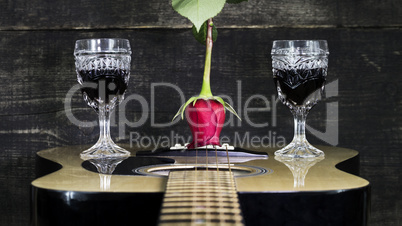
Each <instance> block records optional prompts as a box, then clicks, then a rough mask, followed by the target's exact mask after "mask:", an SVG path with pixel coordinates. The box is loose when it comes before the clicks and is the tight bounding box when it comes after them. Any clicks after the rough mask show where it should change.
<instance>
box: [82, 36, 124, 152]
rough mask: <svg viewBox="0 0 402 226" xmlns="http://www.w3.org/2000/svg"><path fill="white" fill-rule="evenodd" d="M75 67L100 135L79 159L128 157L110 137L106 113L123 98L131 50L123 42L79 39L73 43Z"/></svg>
mask: <svg viewBox="0 0 402 226" xmlns="http://www.w3.org/2000/svg"><path fill="white" fill-rule="evenodd" d="M74 56H75V67H76V72H77V78H78V82H79V84H80V89H81V92H82V96H83V98H84V100H85V102H86V103H87V104H88V105H89V106H90V107H92V108H93V109H94V110H95V111H96V112H97V113H98V115H99V127H100V135H99V140H98V142H96V144H95V145H94V146H92V147H91V148H89V149H88V150H85V151H83V152H82V153H81V158H83V159H98V158H116V157H128V156H130V152H128V151H127V150H125V149H123V148H121V147H119V146H117V145H116V144H115V143H114V142H113V140H112V139H111V137H110V114H111V113H112V112H113V110H114V108H115V106H116V105H117V104H119V103H120V102H121V101H122V100H123V99H124V93H125V91H126V89H127V85H128V80H129V78H130V62H131V48H130V43H129V41H128V40H126V39H108V38H101V39H83V40H77V41H76V43H75V50H74Z"/></svg>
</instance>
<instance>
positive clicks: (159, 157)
mask: <svg viewBox="0 0 402 226" xmlns="http://www.w3.org/2000/svg"><path fill="white" fill-rule="evenodd" d="M320 148H321V149H322V150H324V152H325V155H326V157H325V159H323V160H321V161H319V162H317V163H314V164H313V166H310V168H309V169H308V170H307V171H308V172H307V173H306V174H307V175H305V180H303V183H304V184H303V185H300V184H298V185H296V184H295V178H294V175H295V174H292V172H291V170H290V168H288V167H289V166H288V165H285V164H284V163H282V162H280V161H279V160H275V159H274V158H273V156H274V155H273V152H274V151H275V150H274V149H256V150H253V151H260V152H262V153H263V154H264V155H266V154H268V156H269V158H261V159H255V160H252V161H248V162H242V161H239V163H235V164H233V166H234V167H236V166H237V167H238V168H239V170H241V169H242V167H245V168H247V166H249V167H251V169H252V170H250V172H251V171H253V170H254V169H256V171H258V169H265V171H264V170H262V171H260V172H259V173H256V172H251V173H250V176H247V173H246V174H245V175H244V174H240V175H238V176H236V178H235V179H236V184H237V192H238V198H239V202H240V207H241V211H242V214H243V219H244V223H245V225H251V226H255V225H353V226H356V225H367V221H368V219H369V207H370V186H369V183H368V182H367V181H366V180H364V179H362V178H359V177H357V176H355V175H352V174H357V173H358V168H359V166H358V163H359V155H358V152H356V151H353V150H349V149H342V148H335V147H320ZM83 149H85V147H81V146H74V147H63V148H54V149H49V150H44V151H41V152H39V153H38V161H37V163H38V164H37V175H38V177H39V176H43V177H40V178H38V179H36V180H35V181H33V182H32V200H31V204H32V211H31V212H32V216H31V218H32V225H40V226H44V225H52V226H57V225H156V224H157V222H158V218H159V214H160V210H161V205H162V200H163V195H164V189H165V185H166V181H167V179H166V177H164V176H163V175H159V176H158V175H152V173H150V174H149V175H147V174H142V173H141V171H138V170H136V169H142V168H144V167H145V168H147V167H149V166H150V165H151V166H168V167H170V166H172V165H174V166H176V165H180V164H178V163H177V162H178V161H177V159H176V163H175V164H173V161H172V158H170V157H171V156H169V155H170V154H168V155H164V156H163V154H155V155H154V156H150V155H148V154H145V155H141V154H144V152H142V153H141V154H138V155H137V156H132V157H130V158H128V159H126V160H123V161H122V162H121V163H120V164H118V165H117V166H116V169H115V170H114V172H113V175H106V174H99V173H97V172H96V170H97V168H96V167H95V166H94V165H93V164H92V163H90V162H87V161H86V162H84V161H83V160H81V159H80V158H79V153H80V152H81V151H82V150H83ZM131 152H132V153H133V154H135V153H136V151H134V150H131ZM204 153H205V152H204ZM186 155H188V154H186ZM218 158H219V157H218ZM234 158H235V157H233V159H234ZM179 162H180V161H179ZM288 164H289V163H288ZM335 166H336V167H335ZM150 168H152V167H150ZM338 168H339V169H338ZM342 170H343V171H342ZM344 171H346V172H348V173H346V172H344ZM253 173H254V174H253ZM295 210H298V211H295Z"/></svg>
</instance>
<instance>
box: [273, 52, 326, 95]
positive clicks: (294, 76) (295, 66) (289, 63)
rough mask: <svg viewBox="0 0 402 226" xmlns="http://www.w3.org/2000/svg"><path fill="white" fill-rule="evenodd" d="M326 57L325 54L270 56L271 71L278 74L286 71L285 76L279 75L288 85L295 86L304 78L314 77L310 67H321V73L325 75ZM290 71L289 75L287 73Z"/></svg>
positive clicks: (315, 76) (304, 79)
mask: <svg viewBox="0 0 402 226" xmlns="http://www.w3.org/2000/svg"><path fill="white" fill-rule="evenodd" d="M327 67H328V58H327V57H326V56H321V57H320V56H292V55H290V56H272V71H273V73H274V75H276V76H278V75H280V74H282V73H280V71H286V72H287V73H288V75H287V76H281V77H282V78H283V79H284V80H283V82H285V83H286V84H287V85H288V86H289V87H291V88H295V87H297V86H298V85H300V84H301V83H303V82H304V81H306V80H311V79H316V78H317V74H312V71H313V70H311V69H322V70H321V72H322V75H321V76H324V77H325V76H326V75H327ZM289 73H290V75H289Z"/></svg>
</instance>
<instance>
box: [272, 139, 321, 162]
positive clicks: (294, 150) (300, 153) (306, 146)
mask: <svg viewBox="0 0 402 226" xmlns="http://www.w3.org/2000/svg"><path fill="white" fill-rule="evenodd" d="M275 156H280V157H289V158H315V157H321V156H324V152H323V151H321V150H319V149H317V148H315V147H313V146H312V145H311V144H310V143H308V142H302V143H299V142H292V143H290V144H288V145H287V146H286V147H284V148H282V149H280V150H278V151H276V152H275Z"/></svg>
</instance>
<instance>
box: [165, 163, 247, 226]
mask: <svg viewBox="0 0 402 226" xmlns="http://www.w3.org/2000/svg"><path fill="white" fill-rule="evenodd" d="M242 221H243V219H242V215H241V210H240V205H239V201H238V197H237V191H236V186H235V182H234V177H233V173H232V172H230V171H219V170H194V171H171V172H170V173H169V178H168V182H167V186H166V193H165V197H164V200H163V204H162V210H161V214H160V218H159V225H160V226H168V225H183V226H184V225H228V226H230V225H236V226H237V225H239V226H240V225H243V223H242Z"/></svg>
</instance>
